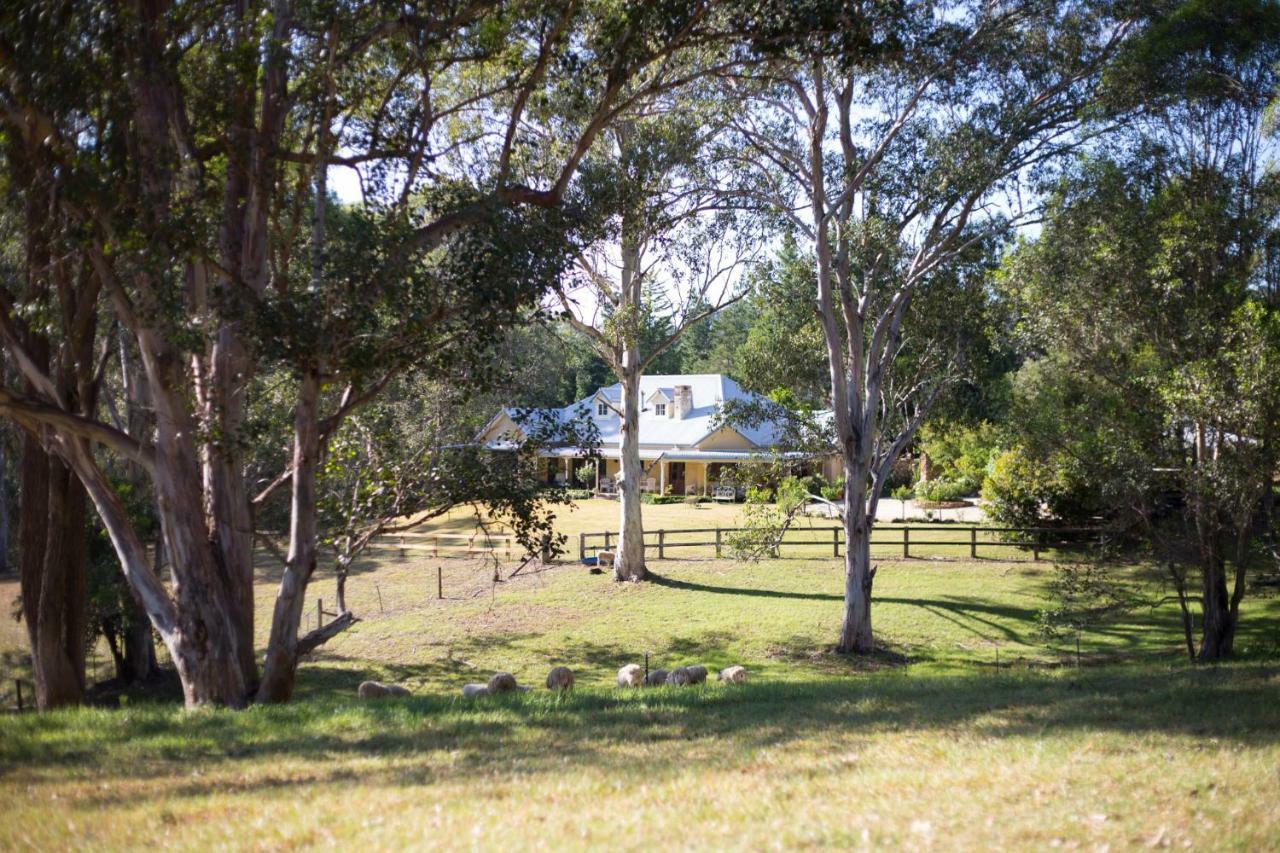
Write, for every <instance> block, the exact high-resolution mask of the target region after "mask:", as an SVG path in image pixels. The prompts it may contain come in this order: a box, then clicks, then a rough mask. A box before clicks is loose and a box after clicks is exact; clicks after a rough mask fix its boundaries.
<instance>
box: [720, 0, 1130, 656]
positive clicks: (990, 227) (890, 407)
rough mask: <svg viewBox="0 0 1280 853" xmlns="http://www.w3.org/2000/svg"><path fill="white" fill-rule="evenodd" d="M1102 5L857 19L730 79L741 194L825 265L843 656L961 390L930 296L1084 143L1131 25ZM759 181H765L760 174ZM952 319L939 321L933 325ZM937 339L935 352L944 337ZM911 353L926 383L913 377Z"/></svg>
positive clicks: (859, 636) (864, 635)
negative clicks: (840, 494)
mask: <svg viewBox="0 0 1280 853" xmlns="http://www.w3.org/2000/svg"><path fill="white" fill-rule="evenodd" d="M1104 12H1105V10H1104V9H1103V8H1102V5H1101V4H1099V5H1098V6H1097V7H1095V6H1094V5H1090V4H1084V5H1083V6H1082V5H1081V4H1069V3H1051V2H1045V3H1033V4H1013V5H995V4H988V3H976V2H975V3H961V4H954V6H953V7H948V10H947V12H946V13H945V14H944V13H943V12H942V11H940V10H938V9H937V8H936V7H935V5H934V4H931V3H914V2H908V3H903V4H898V5H897V6H894V7H892V8H889V7H879V6H876V7H871V6H868V7H867V8H865V9H863V8H861V7H859V8H857V9H849V8H845V7H842V8H841V9H839V10H836V11H835V12H833V13H832V14H834V15H836V16H837V17H838V18H839V19H840V21H841V24H842V25H841V26H839V27H835V28H832V29H831V30H828V32H835V33H839V34H840V37H839V38H838V39H829V38H823V37H821V33H815V34H814V35H813V36H811V37H808V38H802V39H799V40H797V41H796V42H793V43H790V44H783V45H780V46H777V47H776V48H775V50H774V56H775V58H774V60H773V61H772V62H768V63H764V64H762V65H761V66H760V67H759V68H757V69H756V70H755V71H754V72H753V73H751V74H750V75H747V76H746V77H745V78H735V79H730V80H728V81H727V83H726V85H727V86H728V87H729V92H730V94H731V96H732V97H738V98H744V99H746V98H749V99H750V102H751V104H752V108H751V109H747V110H742V111H739V112H738V113H736V119H737V120H736V121H735V128H736V130H737V133H738V134H739V137H740V139H741V142H742V145H741V151H742V163H741V165H742V169H743V175H744V177H743V180H742V182H741V185H740V189H741V191H742V192H743V193H745V194H750V195H753V196H756V197H758V198H759V200H760V201H761V203H768V204H771V205H772V206H773V208H774V209H775V210H776V211H778V212H779V213H780V214H782V215H785V216H786V217H787V218H788V219H789V220H790V221H791V224H792V226H793V227H794V229H795V231H796V233H797V235H799V236H801V237H802V238H803V239H804V241H805V245H806V246H808V247H811V250H812V253H813V256H814V259H815V261H814V269H815V274H816V275H815V278H816V290H815V293H814V298H815V302H816V310H817V312H818V315H819V318H820V322H821V326H822V333H823V340H824V342H825V350H826V358H827V365H828V370H829V375H830V384H831V404H832V409H833V410H834V429H835V432H836V435H837V444H838V447H839V449H840V453H841V455H842V459H843V467H844V479H845V483H846V491H845V503H844V512H843V525H844V529H845V539H846V552H845V553H846V558H845V616H844V621H843V624H842V626H841V630H840V637H839V641H838V645H837V648H838V649H839V650H840V651H842V652H862V653H865V652H870V651H872V650H873V648H874V636H873V633H872V628H871V606H870V605H871V588H872V580H873V569H872V567H871V565H870V554H869V548H868V543H869V540H870V534H871V527H872V523H873V519H874V517H875V509H876V504H877V501H878V499H879V497H880V494H881V491H882V490H883V487H884V484H885V482H886V480H887V479H888V476H889V474H890V471H891V468H892V466H893V463H894V461H895V460H896V459H897V458H898V456H899V455H900V454H901V452H902V451H903V449H904V447H905V446H906V445H907V444H908V443H909V442H910V441H911V440H912V437H913V436H914V434H915V431H916V430H917V429H918V427H919V425H920V423H921V421H922V420H923V418H924V417H925V415H926V413H927V412H928V410H929V408H930V406H931V404H932V403H933V402H934V401H935V400H936V399H937V398H938V396H939V394H940V393H941V392H942V390H943V388H944V387H945V386H946V385H947V384H948V383H949V382H950V381H951V380H952V379H953V378H954V377H955V376H956V375H957V374H956V371H955V367H956V359H955V357H954V354H955V352H956V345H957V341H956V340H955V338H954V337H952V336H950V335H948V334H947V333H946V332H947V329H946V325H945V323H935V324H934V326H933V328H932V329H928V330H925V329H921V330H920V333H919V334H917V333H916V329H915V327H914V324H915V323H917V322H919V320H920V319H921V318H925V319H927V317H926V315H925V314H924V313H923V312H920V313H915V314H913V312H912V307H913V304H914V303H915V302H916V301H917V297H918V296H919V295H920V294H921V293H922V292H924V291H925V290H927V289H929V288H930V287H931V286H935V287H936V288H937V289H938V292H939V298H940V299H942V300H943V301H945V294H946V293H947V291H948V280H949V281H950V282H952V283H955V282H961V281H963V280H964V275H963V274H961V273H960V271H959V270H958V269H957V267H956V265H957V262H958V261H960V260H961V259H963V258H964V257H965V255H966V253H967V252H969V251H970V250H971V249H972V248H973V247H975V246H978V245H980V244H982V243H984V242H989V241H992V240H994V239H996V238H998V237H999V236H1000V235H1001V234H1003V233H1005V232H1006V230H1007V229H1008V228H1009V227H1010V226H1011V225H1012V224H1015V223H1016V222H1018V221H1020V220H1021V219H1022V218H1024V217H1025V216H1026V215H1027V213H1028V206H1027V203H1026V201H1025V199H1026V198H1027V196H1026V195H1024V194H1023V193H1024V191H1025V190H1026V189H1027V188H1028V187H1027V185H1028V182H1029V181H1031V180H1032V179H1033V178H1034V177H1035V175H1036V172H1037V170H1039V169H1041V168H1043V167H1044V165H1045V164H1046V163H1049V162H1051V161H1052V160H1053V159H1054V158H1056V157H1058V156H1059V155H1061V154H1062V153H1063V152H1065V151H1068V150H1070V149H1071V148H1072V147H1073V146H1074V145H1076V144H1078V142H1079V141H1080V139H1081V138H1082V127H1081V125H1082V111H1083V109H1084V107H1085V106H1086V105H1087V104H1088V102H1089V99H1090V97H1091V95H1092V92H1093V90H1094V86H1095V84H1096V81H1097V79H1098V76H1099V74H1100V73H1101V71H1102V69H1103V68H1104V67H1105V65H1106V63H1107V62H1108V60H1109V59H1110V58H1111V57H1112V56H1113V54H1114V53H1115V51H1116V49H1117V47H1118V46H1119V45H1120V44H1121V43H1123V42H1124V40H1125V39H1126V38H1127V37H1128V35H1129V33H1130V31H1131V29H1132V28H1131V26H1130V24H1129V23H1128V22H1126V21H1124V20H1115V19H1113V18H1111V17H1110V16H1109V15H1107V14H1105V13H1104ZM761 165H763V166H765V168H761ZM938 319H941V318H938ZM935 332H936V333H939V334H937V335H936V336H935V335H934V334H933V333H935ZM904 347H911V348H913V349H914V351H915V353H914V357H913V358H911V359H910V364H911V365H912V367H911V368H910V369H909V370H908V371H906V372H904V371H901V370H900V369H899V367H900V366H901V364H902V362H900V360H899V358H900V356H901V355H902V354H903V353H904Z"/></svg>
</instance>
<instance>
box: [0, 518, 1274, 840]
mask: <svg viewBox="0 0 1280 853" xmlns="http://www.w3.org/2000/svg"><path fill="white" fill-rule="evenodd" d="M593 503H594V502H593ZM613 509H614V510H615V511H616V507H613ZM730 509H731V508H728V507H724V508H718V510H719V511H720V512H728V511H729V510H730ZM590 510H591V512H592V513H596V514H598V513H600V512H601V509H599V508H596V507H590ZM658 511H663V514H664V515H666V516H667V517H665V518H664V517H663V515H659V513H658ZM680 511H684V512H685V513H686V514H685V515H684V516H680V515H677V513H679V512H680ZM646 513H647V518H648V519H649V521H650V524H651V525H652V524H655V522H656V523H668V524H671V525H672V526H674V525H675V524H677V523H679V522H680V520H681V518H685V519H690V520H687V521H686V522H685V526H699V527H700V526H708V525H705V524H704V518H705V516H702V515H692V514H690V513H689V511H688V509H687V508H686V507H683V506H670V507H646ZM599 521H600V519H599V518H597V517H594V516H592V515H590V514H587V515H577V516H574V517H571V520H568V521H567V522H566V523H567V524H571V525H577V526H578V529H588V525H595V524H597V523H599ZM446 523H447V524H451V525H452V524H459V525H460V524H462V523H463V522H462V521H460V520H458V519H449V520H447V522H446ZM710 526H714V524H712V525H710ZM726 526H728V525H726ZM567 532H570V533H572V532H573V528H572V527H570V528H569V530H568V531H567ZM437 566H441V567H443V578H444V591H445V597H444V598H443V599H438V598H437V597H436V568H437ZM652 568H653V569H654V570H655V571H656V572H657V573H658V576H657V578H656V579H655V581H654V582H653V583H647V584H639V585H633V584H615V583H613V582H612V581H611V580H609V578H608V576H607V575H591V574H589V573H588V572H587V570H586V569H585V568H584V567H582V566H580V565H578V564H576V562H564V563H561V564H557V565H556V566H553V567H550V568H547V569H545V570H542V571H535V572H529V571H527V570H526V571H525V572H523V573H521V574H520V575H518V576H516V577H514V578H510V579H508V580H505V581H504V582H502V583H498V584H494V583H493V582H492V580H491V576H492V567H491V566H489V565H487V564H485V563H483V561H464V560H434V559H430V558H422V557H414V556H409V557H407V558H405V559H399V558H398V557H397V556H396V554H395V553H394V552H393V551H384V552H381V553H377V554H374V555H372V556H371V557H370V558H369V559H367V560H365V561H363V562H362V563H361V564H359V565H358V566H357V572H356V574H355V575H354V577H353V578H352V580H351V581H350V591H349V599H350V603H351V606H352V607H353V609H354V610H355V611H356V612H357V613H358V614H360V616H361V617H362V620H363V621H361V622H360V623H358V624H357V625H356V626H355V627H354V628H352V629H351V630H349V631H348V632H346V633H344V634H343V635H341V636H339V637H338V638H336V639H335V640H334V641H332V642H331V643H330V644H329V645H328V646H326V647H325V648H324V649H322V650H321V651H320V652H318V653H317V654H316V655H315V656H313V658H312V659H311V660H308V661H306V662H304V664H303V666H302V668H301V669H300V672H299V694H298V701H296V702H294V703H292V704H290V705H287V706H283V707H257V708H252V709H250V710H248V711H245V712H230V711H218V710H213V711H201V712H197V713H184V712H182V711H181V710H180V709H178V707H177V706H176V704H175V702H174V698H173V695H172V693H169V694H163V693H161V694H160V695H158V696H157V695H149V696H139V695H133V696H130V697H128V701H127V703H126V704H125V705H124V707H122V708H119V709H111V710H106V709H80V710H76V711H68V712H60V713H57V714H50V715H33V714H27V715H21V716H19V715H5V716H0V797H4V798H5V802H6V805H7V808H6V809H5V810H4V811H3V812H2V813H0V848H5V849H9V848H40V849H46V848H48V849H61V848H92V849H98V848H103V847H106V848H132V847H142V846H152V845H156V844H164V845H172V846H180V847H188V848H204V847H209V846H229V847H268V848H281V847H305V846H321V845H324V846H329V845H334V846H336V845H339V844H341V845H351V844H360V845H364V846H368V847H372V848H376V849H381V848H394V847H421V848H443V847H449V848H454V847H484V848H489V847H499V846H502V847H511V846H516V847H533V848H549V847H556V848H571V849H572V848H587V847H611V848H620V849H639V848H652V847H655V846H662V847H684V848H690V847H695V848H711V849H759V848H765V847H778V846H783V847H806V846H809V847H811V846H820V847H873V846H884V845H895V846H906V847H912V848H923V847H940V848H952V849H954V848H975V847H992V848H996V849H1000V848H1006V849H1008V848H1017V849H1023V848H1038V847H1047V846H1053V845H1058V844H1061V845H1067V846H1084V845H1088V846H1104V845H1109V846H1111V847H1135V846H1152V847H1160V846H1167V845H1174V846H1179V847H1182V846H1193V847H1207V848H1218V849H1221V848H1248V849H1259V848H1275V847H1276V846H1277V839H1280V807H1278V806H1277V805H1276V803H1277V802H1278V799H1277V795H1280V600H1278V599H1276V598H1274V597H1270V598H1268V597H1263V596H1261V595H1251V596H1250V597H1249V598H1247V599H1246V610H1245V614H1244V622H1243V625H1242V629H1241V636H1240V639H1239V642H1238V647H1239V649H1240V650H1241V652H1242V654H1241V660H1240V661H1237V662H1235V663H1232V664H1231V665H1227V666H1221V667H1191V666H1189V665H1187V664H1186V663H1184V661H1183V657H1182V655H1183V653H1182V651H1181V633H1180V632H1181V628H1180V622H1179V616H1178V611H1177V608H1176V605H1174V604H1173V603H1172V602H1171V601H1169V600H1167V599H1166V598H1165V597H1163V596H1161V595H1160V593H1159V590H1158V588H1155V589H1154V591H1153V588H1152V587H1151V586H1150V585H1148V584H1145V583H1144V584H1141V585H1139V584H1138V583H1137V582H1138V580H1140V579H1141V578H1142V571H1143V570H1142V569H1141V568H1140V567H1134V568H1132V569H1131V570H1130V571H1129V572H1128V573H1127V574H1126V575H1125V579H1126V582H1128V583H1133V584H1134V585H1135V589H1141V590H1143V591H1144V594H1146V595H1147V596H1148V598H1149V600H1148V603H1147V604H1146V605H1145V606H1143V607H1141V608H1139V609H1137V610H1134V611H1132V612H1130V613H1128V614H1126V615H1125V616H1123V617H1119V618H1116V619H1113V620H1112V621H1110V622H1109V623H1107V624H1104V625H1100V626H1097V627H1096V629H1094V630H1091V631H1089V632H1086V633H1085V634H1084V635H1083V636H1082V637H1081V658H1080V660H1079V661H1078V662H1079V663H1080V664H1082V665H1081V666H1077V665H1076V664H1077V659H1076V656H1075V645H1074V640H1073V639H1072V640H1069V641H1067V642H1065V643H1064V644H1061V645H1046V644H1045V642H1044V641H1043V640H1042V639H1041V638H1040V636H1039V634H1038V630H1037V619H1036V616H1037V613H1038V611H1039V610H1040V609H1041V608H1042V607H1044V606H1045V605H1046V599H1045V583H1046V582H1047V581H1048V579H1049V578H1050V577H1051V572H1052V568H1051V567H1050V566H1049V565H1048V564H1045V563H1040V564H1033V563H1004V562H995V561H990V560H978V561H970V560H966V559H954V558H952V559H930V558H924V559H914V560H910V561H902V560H901V559H882V560H881V561H880V570H879V572H878V574H877V579H876V584H875V593H876V604H875V610H874V621H875V627H876V630H877V633H878V635H879V636H880V637H881V639H882V641H883V642H884V643H885V644H886V645H887V646H888V648H889V649H890V650H891V651H892V652H893V653H894V655H886V656H881V657H877V658H873V659H871V660H869V661H863V660H854V659H849V658H845V657H843V656H839V655H835V654H833V653H831V651H830V646H831V644H832V642H833V641H834V638H835V635H836V630H837V628H838V625H839V620H840V592H841V577H840V565H839V563H838V562H837V561H836V560H834V559H833V558H832V557H831V556H830V555H829V554H828V555H826V556H815V557H813V558H809V559H782V560H772V561H766V562H763V563H760V564H756V565H750V564H741V563H734V562H732V561H729V560H712V559H695V560H676V561H665V562H658V561H655V562H654V563H653V564H652ZM511 569H512V566H511V565H510V564H508V565H506V566H505V567H504V568H503V571H502V574H503V576H504V577H506V576H507V575H508V574H509V573H510V571H511ZM277 583H278V574H277V572H276V570H275V569H274V568H272V567H271V566H270V565H269V564H267V563H265V562H264V564H263V566H262V571H261V577H260V584H259V589H258V604H259V608H260V610H259V612H260V613H261V614H262V616H261V618H260V619H259V632H260V639H261V640H263V641H265V632H266V621H267V619H266V616H267V614H269V612H270V609H269V608H270V604H271V601H272V598H273V596H274V593H275V586H276V584H277ZM6 589H9V587H8V586H6V585H0V594H4V592H5V590H6ZM332 589H333V579H332V576H331V574H330V573H329V572H328V571H327V570H322V571H321V573H320V575H319V577H318V578H317V580H316V581H315V583H314V587H313V589H312V591H311V593H310V599H311V601H312V602H314V600H315V598H316V597H322V598H324V599H326V601H331V600H332ZM10 594H11V589H10ZM379 602H381V604H379ZM313 613H314V604H312V606H310V607H309V608H308V614H309V615H310V614H313ZM310 618H312V619H314V616H310ZM15 636H16V637H19V638H20V637H21V627H20V626H18V631H17V632H16V633H15V632H14V630H13V626H12V625H11V626H9V627H7V628H5V629H3V630H2V631H0V643H9V642H17V640H15V639H13V638H14V637H15ZM646 651H648V652H649V653H650V660H651V662H652V665H653V666H655V667H656V666H663V667H668V666H670V665H673V664H678V663H686V662H702V663H705V664H707V665H709V666H711V667H713V668H718V667H722V666H725V665H727V664H730V663H743V664H745V665H746V666H747V667H748V669H749V671H750V673H751V680H750V683H748V684H747V685H744V686H738V687H728V686H724V685H719V684H709V685H706V686H704V687H697V688H688V689H676V688H662V689H657V690H644V691H634V690H620V689H617V688H614V687H613V686H612V682H613V678H614V673H615V671H616V668H617V666H619V665H621V664H622V663H626V662H632V661H637V662H638V661H640V660H642V659H643V654H644V652H646ZM897 655H901V656H904V657H905V658H906V659H907V661H908V662H909V663H908V664H907V665H900V661H899V659H898V657H897ZM997 655H998V656H999V662H1000V666H999V667H998V668H997V666H996V658H997ZM562 663H563V664H567V665H569V666H571V667H573V668H574V670H575V671H576V672H577V675H578V685H579V686H578V689H577V690H576V691H575V692H574V693H573V694H572V695H569V696H553V695H551V694H549V693H547V692H546V691H543V690H540V689H539V690H535V691H534V692H531V693H529V694H525V695H517V696H511V697H502V698H492V699H488V700H483V701H479V702H464V701H463V700H462V699H461V697H460V696H459V695H458V688H459V686H460V685H461V684H462V683H463V682H465V681H474V680H482V679H483V678H485V677H487V675H488V674H489V673H491V672H492V671H494V670H498V669H504V670H508V671H511V672H513V673H515V674H516V675H517V676H518V677H519V679H520V680H521V681H522V682H523V683H526V684H530V685H532V686H534V687H535V688H540V687H541V682H542V679H543V677H544V676H545V674H546V671H547V669H548V668H549V667H550V666H551V665H553V664H562ZM366 678H383V679H392V680H396V681H399V682H401V683H404V684H406V685H407V686H409V687H410V688H411V689H412V690H413V691H414V694H415V695H414V697H413V698H411V699H407V700H392V701H387V702H384V703H380V704H368V703H361V702H359V701H358V700H356V699H355V697H354V692H355V686H356V685H357V684H358V683H359V682H360V681H361V680H364V679H366Z"/></svg>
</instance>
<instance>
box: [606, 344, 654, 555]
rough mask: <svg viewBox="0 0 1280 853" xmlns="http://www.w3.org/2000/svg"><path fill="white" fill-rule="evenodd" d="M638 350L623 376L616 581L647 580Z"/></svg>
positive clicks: (631, 352) (625, 363)
mask: <svg viewBox="0 0 1280 853" xmlns="http://www.w3.org/2000/svg"><path fill="white" fill-rule="evenodd" d="M637 361H638V358H637V353H636V351H635V349H629V350H627V352H626V353H625V354H624V355H623V370H622V376H621V377H620V378H621V380H622V483H621V484H620V486H619V488H618V503H619V504H621V509H620V513H619V531H620V532H619V535H618V553H617V556H616V557H614V562H613V574H614V578H615V579H617V580H620V581H624V580H625V581H639V580H644V578H645V576H646V575H647V574H648V570H647V569H646V568H645V564H644V525H643V523H642V522H641V519H640V478H641V477H642V476H644V470H643V468H642V467H641V463H640V370H639V368H638V365H637V364H636V362H637Z"/></svg>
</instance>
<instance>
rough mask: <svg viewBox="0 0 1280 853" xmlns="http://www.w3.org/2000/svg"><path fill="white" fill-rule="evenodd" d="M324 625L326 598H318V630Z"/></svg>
mask: <svg viewBox="0 0 1280 853" xmlns="http://www.w3.org/2000/svg"><path fill="white" fill-rule="evenodd" d="M323 625H324V599H323V598H317V599H316V630H317V631H319V630H320V628H321V626H323Z"/></svg>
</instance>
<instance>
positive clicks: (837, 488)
mask: <svg viewBox="0 0 1280 853" xmlns="http://www.w3.org/2000/svg"><path fill="white" fill-rule="evenodd" d="M818 494H820V495H822V496H823V497H824V498H826V499H827V500H829V501H832V502H837V503H838V502H839V501H842V500H844V478H843V477H841V478H840V479H839V480H836V481H835V482H834V483H832V484H830V485H827V486H823V487H822V488H821V489H820V490H819V491H818Z"/></svg>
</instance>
